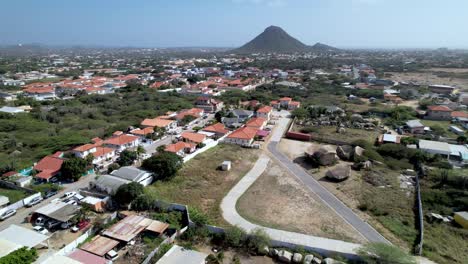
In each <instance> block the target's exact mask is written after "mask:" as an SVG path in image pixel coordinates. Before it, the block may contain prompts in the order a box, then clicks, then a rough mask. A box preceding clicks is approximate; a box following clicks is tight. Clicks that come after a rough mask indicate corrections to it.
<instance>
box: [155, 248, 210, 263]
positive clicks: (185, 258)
mask: <svg viewBox="0 0 468 264" xmlns="http://www.w3.org/2000/svg"><path fill="white" fill-rule="evenodd" d="M206 257H208V254H205V253H202V252H198V251H194V250H190V249H185V248H183V247H180V246H178V245H173V246H172V248H171V249H169V251H167V252H166V254H164V256H162V257H161V258H160V259H159V260H158V262H156V264H204V263H205V259H206Z"/></svg>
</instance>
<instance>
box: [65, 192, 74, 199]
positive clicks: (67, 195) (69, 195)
mask: <svg viewBox="0 0 468 264" xmlns="http://www.w3.org/2000/svg"><path fill="white" fill-rule="evenodd" d="M75 195H76V192H66V193H64V194H63V198H70V197H73V196H75Z"/></svg>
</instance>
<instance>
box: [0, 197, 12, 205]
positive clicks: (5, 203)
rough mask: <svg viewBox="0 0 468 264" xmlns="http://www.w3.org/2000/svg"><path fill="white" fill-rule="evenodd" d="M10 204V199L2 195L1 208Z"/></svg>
mask: <svg viewBox="0 0 468 264" xmlns="http://www.w3.org/2000/svg"><path fill="white" fill-rule="evenodd" d="M9 202H10V199H9V198H8V197H6V196H3V195H0V207H2V206H4V205H7V204H8V203H9Z"/></svg>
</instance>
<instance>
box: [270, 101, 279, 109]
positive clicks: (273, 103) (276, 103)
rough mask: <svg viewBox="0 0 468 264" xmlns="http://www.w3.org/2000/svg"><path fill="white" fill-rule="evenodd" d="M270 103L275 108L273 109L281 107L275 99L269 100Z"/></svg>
mask: <svg viewBox="0 0 468 264" xmlns="http://www.w3.org/2000/svg"><path fill="white" fill-rule="evenodd" d="M270 105H271V106H272V107H273V108H275V109H280V108H281V104H280V102H279V101H277V100H273V101H271V102H270Z"/></svg>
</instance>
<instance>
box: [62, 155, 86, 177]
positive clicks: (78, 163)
mask: <svg viewBox="0 0 468 264" xmlns="http://www.w3.org/2000/svg"><path fill="white" fill-rule="evenodd" d="M87 168H88V162H87V161H86V160H85V159H81V158H77V157H72V158H69V159H67V160H65V161H64V162H63V164H62V169H61V172H62V176H63V177H64V178H66V179H70V180H72V181H77V180H79V179H80V178H81V176H83V174H85V173H86V169H87Z"/></svg>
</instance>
